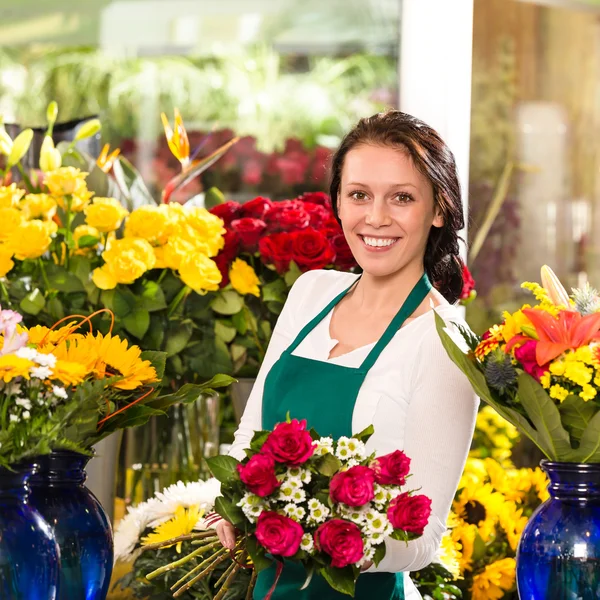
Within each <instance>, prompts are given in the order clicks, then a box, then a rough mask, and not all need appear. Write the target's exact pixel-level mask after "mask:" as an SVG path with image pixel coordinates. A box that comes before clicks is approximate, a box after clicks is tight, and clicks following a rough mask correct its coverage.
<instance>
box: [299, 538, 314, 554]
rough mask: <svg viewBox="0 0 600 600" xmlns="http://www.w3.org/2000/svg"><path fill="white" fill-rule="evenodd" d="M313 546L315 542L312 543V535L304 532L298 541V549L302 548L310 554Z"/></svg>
mask: <svg viewBox="0 0 600 600" xmlns="http://www.w3.org/2000/svg"><path fill="white" fill-rule="evenodd" d="M314 547H315V544H314V541H313V537H312V535H310V533H305V534H304V535H303V536H302V540H301V541H300V549H301V550H304V552H308V553H309V554H312V553H313V550H314Z"/></svg>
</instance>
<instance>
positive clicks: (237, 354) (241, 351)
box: [229, 344, 246, 362]
mask: <svg viewBox="0 0 600 600" xmlns="http://www.w3.org/2000/svg"><path fill="white" fill-rule="evenodd" d="M229 349H230V350H231V358H232V359H233V362H237V361H239V360H240V359H242V358H243V357H244V356H245V355H246V348H245V347H244V346H240V345H239V344H231V346H230V347H229Z"/></svg>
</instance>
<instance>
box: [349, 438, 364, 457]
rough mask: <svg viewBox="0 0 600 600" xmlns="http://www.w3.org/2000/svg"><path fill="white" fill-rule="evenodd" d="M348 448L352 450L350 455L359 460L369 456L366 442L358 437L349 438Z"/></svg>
mask: <svg viewBox="0 0 600 600" xmlns="http://www.w3.org/2000/svg"><path fill="white" fill-rule="evenodd" d="M348 450H350V456H352V457H353V458H357V459H358V460H363V459H364V458H366V456H367V454H366V450H365V444H364V442H361V441H360V440H357V439H356V438H350V439H349V440H348Z"/></svg>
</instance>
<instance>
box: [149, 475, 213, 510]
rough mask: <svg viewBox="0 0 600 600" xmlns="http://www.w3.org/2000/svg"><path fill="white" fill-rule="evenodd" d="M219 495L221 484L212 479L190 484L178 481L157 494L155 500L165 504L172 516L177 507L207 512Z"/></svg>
mask: <svg viewBox="0 0 600 600" xmlns="http://www.w3.org/2000/svg"><path fill="white" fill-rule="evenodd" d="M220 494H221V484H220V483H219V481H218V480H217V479H215V478H214V477H212V478H211V479H208V480H207V481H192V482H190V483H183V482H182V481H178V482H177V483H174V484H173V485H171V486H169V487H168V488H166V489H164V490H163V491H162V492H158V493H157V494H156V498H157V499H158V500H159V501H160V502H162V503H163V504H165V506H166V507H168V508H169V509H170V510H171V512H172V514H173V515H174V514H175V511H176V510H177V508H178V507H179V506H183V507H184V508H189V507H190V506H197V507H199V508H200V509H202V510H204V511H209V510H211V509H212V507H213V506H214V504H215V500H216V498H217V496H219V495H220Z"/></svg>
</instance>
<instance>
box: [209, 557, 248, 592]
mask: <svg viewBox="0 0 600 600" xmlns="http://www.w3.org/2000/svg"><path fill="white" fill-rule="evenodd" d="M241 568H242V567H240V565H238V564H237V563H233V570H232V571H231V572H230V573H229V577H227V579H226V580H225V583H224V584H223V587H222V588H221V589H220V590H219V593H218V594H217V595H216V596H215V597H214V600H223V597H224V596H225V594H226V593H227V590H229V586H230V585H231V582H232V581H233V580H234V579H235V576H236V575H237V574H238V572H239V570H240V569H241Z"/></svg>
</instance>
